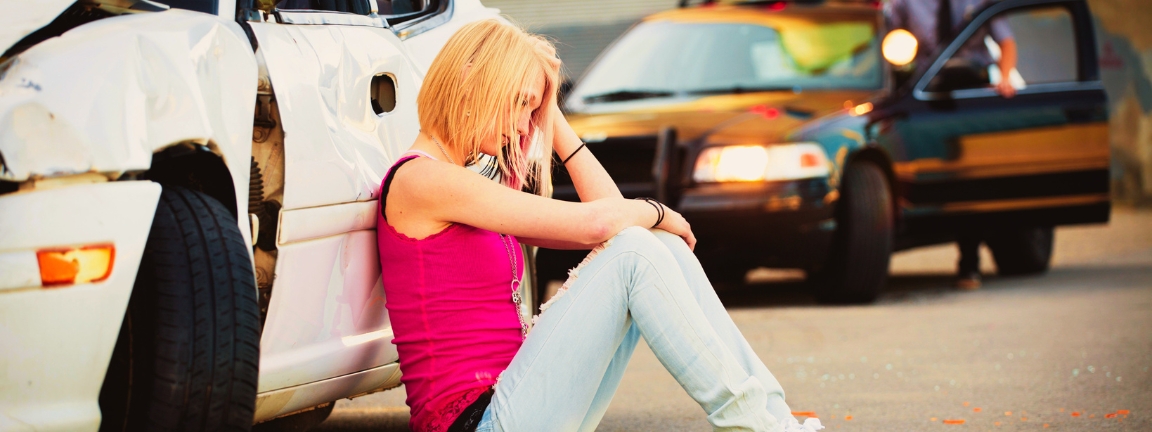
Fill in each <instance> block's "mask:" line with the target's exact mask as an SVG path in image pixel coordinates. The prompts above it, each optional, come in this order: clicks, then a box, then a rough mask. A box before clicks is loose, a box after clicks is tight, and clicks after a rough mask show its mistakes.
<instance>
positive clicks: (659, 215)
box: [633, 197, 664, 228]
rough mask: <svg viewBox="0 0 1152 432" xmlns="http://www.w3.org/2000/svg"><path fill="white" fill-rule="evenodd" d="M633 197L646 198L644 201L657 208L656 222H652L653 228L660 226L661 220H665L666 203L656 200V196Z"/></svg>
mask: <svg viewBox="0 0 1152 432" xmlns="http://www.w3.org/2000/svg"><path fill="white" fill-rule="evenodd" d="M633 199H638V200H644V202H646V203H648V204H651V205H652V207H655V208H656V223H654V224H652V228H656V227H658V226H660V223H661V222H664V204H660V201H656V198H652V197H637V198H633Z"/></svg>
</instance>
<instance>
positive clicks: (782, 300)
mask: <svg viewBox="0 0 1152 432" xmlns="http://www.w3.org/2000/svg"><path fill="white" fill-rule="evenodd" d="M1104 277H1107V278H1109V279H1110V280H1113V281H1120V282H1124V281H1129V282H1130V283H1129V284H1142V283H1143V284H1147V281H1148V280H1152V268H1150V267H1148V266H1142V265H1130V266H1086V267H1059V268H1054V269H1052V270H1049V271H1048V272H1047V273H1044V274H1040V275H1031V276H1010V277H1001V276H997V275H995V274H991V275H988V274H986V275H984V286H983V287H981V290H986V291H1003V290H1016V289H1052V290H1059V289H1062V288H1066V287H1080V288H1082V287H1083V286H1084V285H1088V286H1091V285H1092V284H1091V282H1092V281H1093V280H1099V279H1101V278H1104ZM954 278H955V275H954V274H951V273H905V274H897V275H891V276H889V278H888V283H887V285H886V286H885V287H884V290H883V292H881V293H880V298H879V299H878V300H877V301H876V303H877V304H888V303H900V302H906V301H925V300H931V299H934V298H940V297H943V296H946V295H949V294H955V293H961V292H962V291H959V290H958V289H956V288H955V287H954V285H953V284H954V282H955V279H954ZM812 290H813V288H812V287H811V286H809V285H808V284H806V283H804V282H802V281H795V280H790V281H785V282H760V283H750V284H742V285H733V286H726V287H722V288H718V289H717V295H718V296H719V297H720V301H721V302H722V303H724V307H726V308H728V309H748V308H770V307H796V306H827V305H823V304H820V303H819V302H817V301H816V297H815V295H813V294H812ZM865 306H866V305H865ZM827 307H837V306H827Z"/></svg>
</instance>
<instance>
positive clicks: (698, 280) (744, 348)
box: [652, 230, 792, 421]
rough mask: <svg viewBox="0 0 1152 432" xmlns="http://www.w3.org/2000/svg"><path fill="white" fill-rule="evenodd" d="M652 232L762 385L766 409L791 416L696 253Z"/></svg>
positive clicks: (780, 392) (730, 346)
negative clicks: (729, 313) (674, 260)
mask: <svg viewBox="0 0 1152 432" xmlns="http://www.w3.org/2000/svg"><path fill="white" fill-rule="evenodd" d="M652 233H653V234H655V235H656V238H658V239H660V241H661V242H662V243H664V246H666V247H667V248H668V250H669V251H670V252H672V256H674V257H676V263H677V264H679V266H680V271H681V272H683V274H684V279H685V280H687V281H688V286H689V287H692V291H693V294H695V296H696V303H698V304H699V305H700V309H701V310H703V311H704V315H705V316H706V317H708V322H709V323H710V324H712V328H713V329H715V330H716V334H718V335H720V339H722V340H724V344H725V345H726V346H727V347H728V350H729V351H731V352H732V354H733V355H734V356H736V360H737V361H738V362H739V363H740V365H741V366H743V367H744V371H745V372H748V373H749V374H750V375H752V376H754V377H756V379H757V380H759V381H760V385H762V386H764V390H765V391H766V392H767V393H768V412H769V413H771V414H772V415H773V416H774V417H776V419H777V420H779V421H785V420H787V419H789V418H791V417H792V410H791V409H789V408H788V404H786V403H784V388H783V387H780V382H779V381H777V380H776V377H775V376H773V375H772V372H769V371H768V367H767V366H764V362H763V361H760V357H759V356H757V355H756V352H754V351H753V350H752V346H751V345H748V340H747V339H745V338H744V335H743V334H741V333H740V329H738V328H736V323H734V322H732V317H731V316H730V315H728V311H727V310H726V309H724V304H722V303H720V297H718V296H716V290H715V289H714V288H712V283H711V282H709V281H708V276H707V275H706V274H704V269H703V268H702V267H700V261H699V260H698V259H696V255H695V254H693V253H692V250H691V249H688V245H687V244H686V243H684V240H683V239H681V238H680V237H677V236H676V235H675V234H671V233H668V232H667V231H663V230H653V231H652Z"/></svg>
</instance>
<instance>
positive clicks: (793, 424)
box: [784, 417, 824, 432]
mask: <svg viewBox="0 0 1152 432" xmlns="http://www.w3.org/2000/svg"><path fill="white" fill-rule="evenodd" d="M822 429H824V425H822V424H820V419H818V418H816V417H808V418H807V419H804V424H800V422H798V421H796V419H795V418H789V419H788V421H787V423H784V432H816V431H818V430H822Z"/></svg>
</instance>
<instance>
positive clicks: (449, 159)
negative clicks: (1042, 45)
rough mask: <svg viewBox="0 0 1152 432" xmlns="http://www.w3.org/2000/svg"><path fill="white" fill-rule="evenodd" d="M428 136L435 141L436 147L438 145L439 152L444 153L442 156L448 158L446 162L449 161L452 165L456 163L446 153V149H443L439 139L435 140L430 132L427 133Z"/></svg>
mask: <svg viewBox="0 0 1152 432" xmlns="http://www.w3.org/2000/svg"><path fill="white" fill-rule="evenodd" d="M428 136H429V137H432V142H434V143H436V147H440V153H444V158H446V159H448V162H451V163H452V165H456V160H455V159H452V156H450V155H449V154H448V150H444V146H442V145H440V140H437V139H436V137H434V136H432V134H428Z"/></svg>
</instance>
